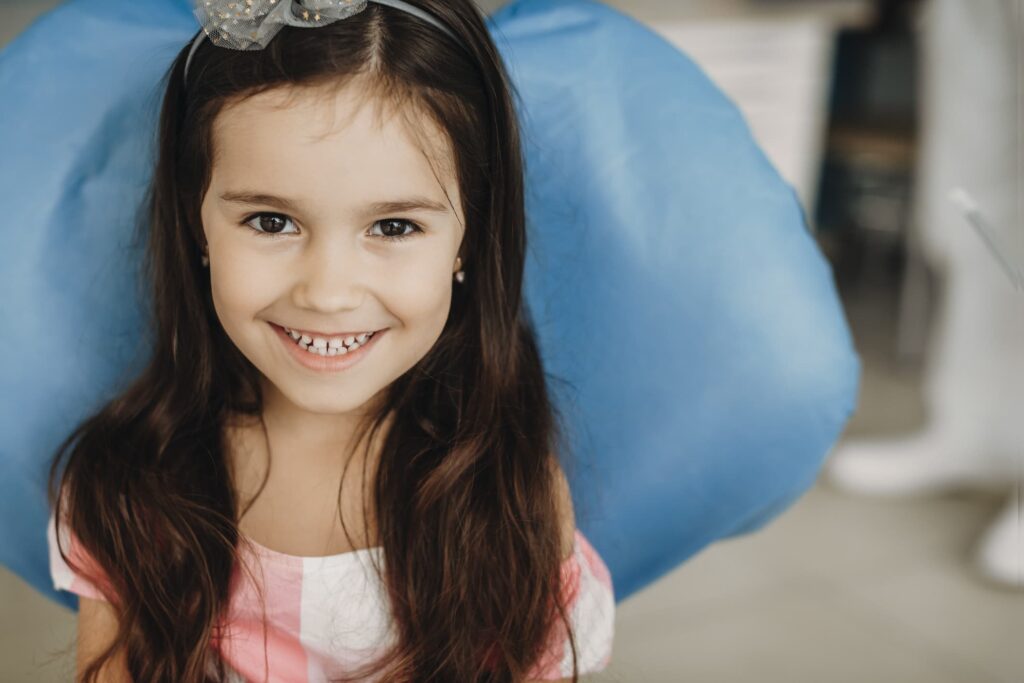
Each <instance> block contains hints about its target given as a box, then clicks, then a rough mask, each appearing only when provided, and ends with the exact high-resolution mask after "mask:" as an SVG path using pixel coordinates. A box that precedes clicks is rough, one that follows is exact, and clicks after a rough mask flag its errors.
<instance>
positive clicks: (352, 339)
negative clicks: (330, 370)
mask: <svg viewBox="0 0 1024 683" xmlns="http://www.w3.org/2000/svg"><path fill="white" fill-rule="evenodd" d="M284 331H285V332H287V333H288V336H290V337H291V338H292V339H294V340H295V341H297V342H298V343H299V346H301V347H303V348H304V349H306V350H307V351H309V352H310V353H319V354H320V355H321V356H336V355H338V354H343V353H348V352H349V351H351V350H353V349H356V348H359V346H360V345H361V344H362V343H363V342H365V341H366V340H367V339H369V338H370V337H372V336H373V332H362V333H360V334H356V335H350V336H348V337H331V338H328V337H318V336H315V335H314V336H310V335H308V334H302V333H301V332H296V331H295V330H292V329H289V328H287V327H286V328H284Z"/></svg>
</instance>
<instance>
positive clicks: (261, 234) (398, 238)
mask: <svg viewBox="0 0 1024 683" xmlns="http://www.w3.org/2000/svg"><path fill="white" fill-rule="evenodd" d="M261 216H277V217H279V218H284V219H285V220H288V221H291V219H290V218H288V216H286V215H284V214H283V213H272V212H267V211H261V212H259V213H254V214H251V215H249V216H247V217H246V218H244V219H243V220H242V223H241V225H243V226H244V227H247V228H249V229H250V230H252V231H253V232H254V233H256V235H257V236H258V237H269V238H271V239H273V238H275V237H285V236H287V235H290V234H293V233H283V232H265V231H263V230H260V229H259V228H254V227H253V226H251V225H249V223H250V222H251V221H252V220H253V219H255V218H260V217H261ZM388 221H398V222H401V223H405V224H406V225H409V226H412V228H413V232H411V233H409V234H407V235H379V236H378V235H374V236H375V237H380V238H381V239H384V240H388V241H390V242H400V241H402V240H407V239H409V238H410V237H412V236H413V235H415V234H416V233H420V232H423V228H421V227H420V226H419V225H418V224H416V223H414V222H413V221H410V220H408V219H405V218H382V219H381V220H379V221H375V222H374V225H376V224H377V223H386V222H388Z"/></svg>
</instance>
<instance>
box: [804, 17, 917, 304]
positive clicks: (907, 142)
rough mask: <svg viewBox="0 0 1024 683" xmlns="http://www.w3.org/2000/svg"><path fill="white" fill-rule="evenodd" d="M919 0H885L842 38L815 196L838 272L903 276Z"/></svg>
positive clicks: (846, 277) (858, 277) (848, 277)
mask: <svg viewBox="0 0 1024 683" xmlns="http://www.w3.org/2000/svg"><path fill="white" fill-rule="evenodd" d="M919 4H920V3H918V2H916V1H913V0H880V1H879V2H878V3H877V4H876V16H875V21H874V22H873V24H872V25H870V26H868V27H866V28H852V29H844V30H841V31H840V32H839V34H838V37H837V44H836V51H835V62H834V73H833V78H832V94H831V98H830V105H829V108H830V113H829V126H828V136H827V141H826V146H825V155H824V162H823V168H822V173H821V182H820V185H819V191H818V195H817V206H816V216H815V218H816V220H815V223H816V227H817V230H818V236H819V240H820V241H821V242H822V246H823V248H824V251H825V253H826V254H828V255H829V258H830V259H831V260H832V262H833V263H832V265H833V267H834V268H835V272H836V277H837V280H838V281H839V282H840V283H846V284H854V283H859V282H860V281H862V280H865V279H876V278H879V277H881V278H884V279H885V280H886V282H893V283H894V282H896V281H897V280H898V278H899V274H900V272H901V270H902V267H903V265H904V262H905V258H906V252H905V239H904V237H905V235H906V231H907V224H908V219H909V214H910V207H911V187H912V181H913V169H914V157H915V149H916V142H915V139H916V133H917V113H916V109H917V104H916V102H917V54H918V49H917V44H916V38H915V35H914V32H913V29H912V21H913V16H914V12H915V10H916V7H917V5H919Z"/></svg>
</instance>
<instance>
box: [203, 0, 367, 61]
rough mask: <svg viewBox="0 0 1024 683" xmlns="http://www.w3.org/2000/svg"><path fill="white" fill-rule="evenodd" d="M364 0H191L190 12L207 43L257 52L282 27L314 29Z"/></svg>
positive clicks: (343, 15)
mask: <svg viewBox="0 0 1024 683" xmlns="http://www.w3.org/2000/svg"><path fill="white" fill-rule="evenodd" d="M366 4H367V0H194V2H193V5H194V7H195V9H194V11H193V13H194V14H195V15H196V19H198V20H199V24H200V25H201V26H202V27H203V30H204V31H205V32H206V34H207V35H208V36H209V38H210V42H212V43H213V44H214V45H217V46H218V47H229V48H233V49H235V50H261V49H263V48H265V47H266V46H267V43H269V42H270V40H271V38H273V37H274V36H275V35H277V33H278V31H280V30H281V29H282V28H283V27H284V26H302V27H315V26H326V25H327V24H330V23H333V22H335V21H338V20H339V19H345V18H346V17H350V16H352V15H353V14H357V13H359V12H361V11H363V10H364V9H365V8H366Z"/></svg>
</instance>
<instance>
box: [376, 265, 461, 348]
mask: <svg viewBox="0 0 1024 683" xmlns="http://www.w3.org/2000/svg"><path fill="white" fill-rule="evenodd" d="M449 278H451V275H450V274H447V273H446V271H445V269H444V268H443V267H439V266H438V265H437V263H433V264H431V265H430V266H429V267H420V268H415V267H414V268H405V269H402V270H401V271H400V273H399V274H398V275H396V276H395V277H393V278H390V279H389V280H388V285H387V287H388V292H389V296H388V299H389V301H388V307H389V308H391V310H392V312H393V313H394V314H395V315H396V316H398V317H399V318H400V319H401V320H403V321H404V323H405V324H406V325H407V326H410V327H412V326H415V327H417V328H418V331H420V332H424V333H427V332H429V333H434V332H436V333H440V330H441V329H443V327H444V323H445V320H446V319H447V316H448V310H449V308H450V306H451V295H452V288H451V283H449V282H448V281H447V279H449Z"/></svg>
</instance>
